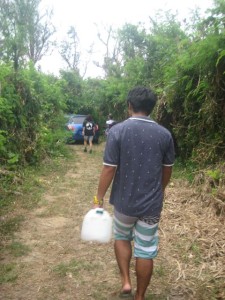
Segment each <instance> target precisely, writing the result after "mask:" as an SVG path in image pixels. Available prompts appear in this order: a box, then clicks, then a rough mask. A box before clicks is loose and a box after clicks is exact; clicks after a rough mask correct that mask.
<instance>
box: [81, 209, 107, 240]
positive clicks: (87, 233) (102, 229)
mask: <svg viewBox="0 0 225 300" xmlns="http://www.w3.org/2000/svg"><path fill="white" fill-rule="evenodd" d="M111 238H112V217H111V216H110V214H109V213H108V212H107V211H106V210H104V209H103V208H93V209H91V210H89V211H88V212H87V214H86V215H85V216H84V219H83V223H82V229H81V239H82V240H84V241H93V242H99V243H108V242H109V241H110V240H111Z"/></svg>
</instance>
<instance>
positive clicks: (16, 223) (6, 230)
mask: <svg viewBox="0 0 225 300" xmlns="http://www.w3.org/2000/svg"><path fill="white" fill-rule="evenodd" d="M24 219H25V218H24V216H20V215H18V216H15V217H12V218H10V219H8V220H5V221H2V222H1V224H0V236H1V237H3V236H7V237H12V236H13V234H14V232H15V231H17V230H18V229H19V228H20V225H21V223H22V222H23V221H24Z"/></svg>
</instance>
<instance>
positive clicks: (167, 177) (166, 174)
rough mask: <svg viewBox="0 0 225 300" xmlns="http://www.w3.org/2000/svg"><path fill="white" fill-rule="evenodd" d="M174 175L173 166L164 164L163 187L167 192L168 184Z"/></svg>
mask: <svg viewBox="0 0 225 300" xmlns="http://www.w3.org/2000/svg"><path fill="white" fill-rule="evenodd" d="M171 175H172V166H162V188H163V192H165V189H166V186H167V185H168V183H169V181H170V178H171Z"/></svg>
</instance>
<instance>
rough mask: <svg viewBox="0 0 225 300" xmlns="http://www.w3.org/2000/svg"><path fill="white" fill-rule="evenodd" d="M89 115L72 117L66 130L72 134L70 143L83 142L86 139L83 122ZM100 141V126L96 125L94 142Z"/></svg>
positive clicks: (69, 139)
mask: <svg viewBox="0 0 225 300" xmlns="http://www.w3.org/2000/svg"><path fill="white" fill-rule="evenodd" d="M86 117H87V115H72V116H70V118H69V121H68V122H67V123H66V129H67V130H69V131H70V132H71V136H70V137H69V138H68V142H83V141H84V137H83V135H82V130H83V122H84V120H85V119H86ZM98 140H99V126H98V124H96V123H95V135H94V139H93V142H94V143H98Z"/></svg>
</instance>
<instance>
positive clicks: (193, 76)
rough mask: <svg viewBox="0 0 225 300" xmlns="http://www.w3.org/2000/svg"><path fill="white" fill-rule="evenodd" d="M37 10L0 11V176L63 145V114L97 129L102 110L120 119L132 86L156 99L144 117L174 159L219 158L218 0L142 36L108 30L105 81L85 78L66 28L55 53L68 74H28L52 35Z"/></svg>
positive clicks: (167, 18) (128, 29)
mask: <svg viewBox="0 0 225 300" xmlns="http://www.w3.org/2000/svg"><path fill="white" fill-rule="evenodd" d="M40 2H41V0H14V1H6V0H4V5H1V8H0V19H1V22H0V41H1V44H0V50H1V51H0V53H1V54H0V163H1V165H2V169H1V172H0V176H1V174H3V173H4V170H3V168H4V169H14V168H15V167H16V166H23V165H26V164H33V163H37V162H39V161H40V160H42V159H43V158H44V157H45V156H46V155H50V154H51V153H52V151H53V149H57V147H58V146H59V145H61V144H63V142H64V135H65V133H63V131H62V130H61V129H62V127H63V123H64V120H63V118H62V116H63V115H64V114H69V113H91V114H92V115H93V116H94V118H95V119H98V122H100V124H102V125H104V122H105V119H106V116H107V115H108V113H109V112H110V113H113V116H114V118H115V119H117V120H123V119H124V118H126V117H127V109H126V102H125V101H124V99H125V98H126V95H127V92H128V90H129V89H130V88H132V87H133V86H135V85H145V86H149V87H152V88H153V89H154V90H155V91H156V92H157V94H158V96H159V101H158V106H157V108H156V110H155V112H154V118H156V119H157V121H158V122H160V123H161V124H163V125H164V126H166V127H167V128H169V129H170V130H171V131H172V133H173V136H174V140H175V142H176V148H177V154H178V155H179V156H180V157H181V158H182V159H185V160H187V159H189V160H190V159H191V160H194V161H196V162H198V164H208V163H215V162H218V161H220V160H221V159H223V158H224V153H225V133H224V132H225V131H224V128H225V47H224V45H225V29H224V24H225V2H224V0H216V1H215V3H214V7H213V8H211V9H209V10H208V12H207V14H206V15H205V16H204V17H200V16H199V14H198V11H195V12H193V16H192V19H190V20H187V19H186V20H184V21H183V22H182V23H181V22H179V21H178V20H177V17H176V16H174V15H171V14H170V13H169V12H165V13H163V14H162V13H161V14H159V15H157V16H156V17H155V18H154V19H150V22H149V28H146V26H145V27H143V25H142V24H138V25H133V24H125V25H124V26H123V27H122V28H120V29H119V30H113V29H112V27H110V29H109V30H108V36H107V42H105V43H103V44H104V45H105V47H106V51H105V57H104V63H103V64H102V68H103V70H104V72H105V77H104V78H86V79H85V78H83V77H82V76H81V75H80V73H81V71H80V70H79V58H80V53H79V51H78V43H79V39H78V36H77V33H76V30H75V28H73V27H71V28H70V30H69V31H68V35H69V36H68V41H64V44H63V43H62V44H61V45H60V47H61V48H60V49H61V55H62V57H63V59H64V60H66V61H67V63H68V68H67V69H66V70H61V71H60V75H59V76H58V77H56V76H53V75H46V74H44V73H42V72H41V71H40V70H37V68H35V64H36V63H37V62H38V61H39V60H40V59H41V57H42V56H43V55H44V54H45V53H46V51H47V50H48V48H49V47H50V45H51V43H50V39H49V38H50V37H51V36H52V35H53V33H54V27H53V26H52V24H51V22H50V19H49V18H50V14H49V13H44V14H40V13H39V11H38V7H39V4H40ZM28 11H30V12H32V13H29V14H28V13H25V12H28ZM99 37H100V34H99ZM110 39H111V40H113V41H114V43H113V45H114V46H113V48H112V49H111V48H110V47H109V43H108V42H109V41H110ZM103 42H104V41H103ZM99 65H100V63H99ZM70 66H71V67H70Z"/></svg>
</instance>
